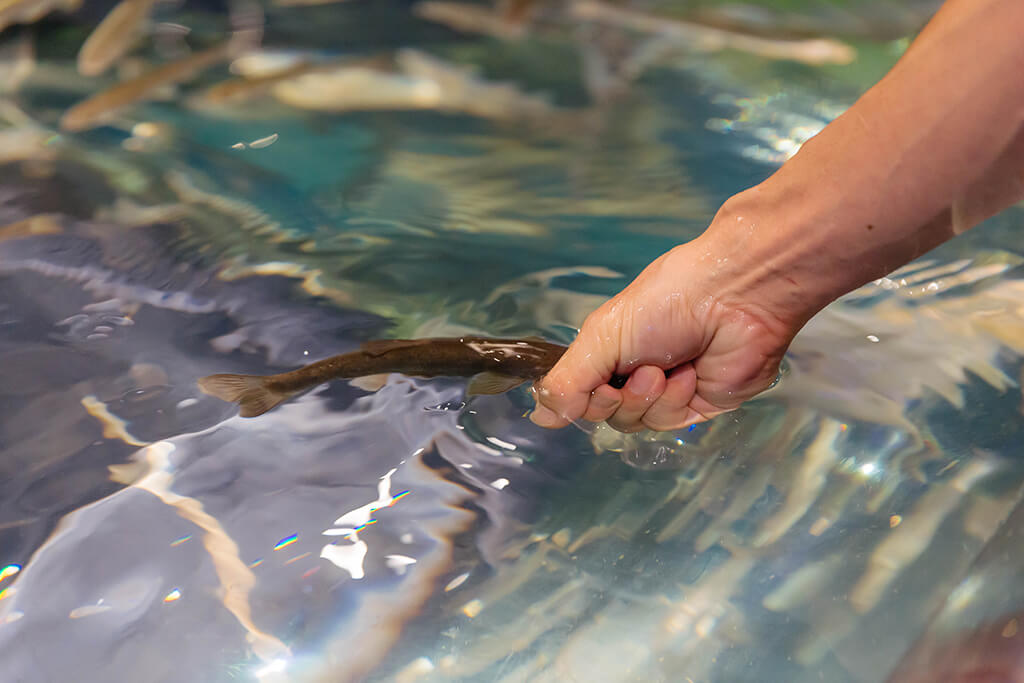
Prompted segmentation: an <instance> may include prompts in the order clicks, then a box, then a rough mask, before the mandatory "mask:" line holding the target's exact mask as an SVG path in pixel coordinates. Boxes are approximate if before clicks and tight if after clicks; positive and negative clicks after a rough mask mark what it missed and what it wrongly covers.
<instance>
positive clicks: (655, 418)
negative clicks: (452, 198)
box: [532, 0, 1024, 431]
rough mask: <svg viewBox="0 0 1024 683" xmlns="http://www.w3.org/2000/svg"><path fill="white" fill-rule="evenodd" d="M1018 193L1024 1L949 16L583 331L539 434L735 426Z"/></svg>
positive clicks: (551, 384) (552, 386)
mask: <svg viewBox="0 0 1024 683" xmlns="http://www.w3.org/2000/svg"><path fill="white" fill-rule="evenodd" d="M1022 195H1024V0H948V1H947V2H946V4H945V5H944V6H943V7H942V9H941V10H940V11H939V12H938V13H937V14H936V16H935V17H934V18H933V19H932V21H931V22H929V24H928V26H927V27H926V28H925V30H924V31H922V33H921V35H920V36H918V39H917V40H915V41H914V43H913V45H912V46H911V48H910V49H909V50H908V51H907V53H906V54H905V55H904V56H903V58H902V59H901V60H900V61H899V63H898V64H897V65H896V66H895V67H894V68H893V69H892V71H891V72H890V73H889V74H888V75H887V76H886V77H885V78H884V79H882V81H880V82H879V83H878V84H877V85H876V86H875V87H873V88H872V89H871V90H869V91H868V92H867V93H865V95H864V96H863V97H861V98H860V100H858V101H857V102H856V103H855V104H854V105H853V106H852V107H851V108H850V109H849V110H848V111H847V112H845V113H844V114H843V115H842V116H840V117H839V118H838V119H836V120H835V121H833V122H832V123H831V124H829V125H828V126H827V127H826V128H825V129H824V130H823V131H822V132H821V133H819V134H818V135H817V136H815V137H814V138H812V139H811V140H809V141H808V142H807V143H806V144H804V146H803V147H802V148H801V149H800V151H799V152H798V153H797V154H796V155H795V156H794V157H793V158H792V159H790V160H789V161H788V162H787V163H786V164H784V165H783V166H782V168H780V169H779V170H778V171H777V172H776V173H774V174H773V175H772V176H771V177H770V178H768V179H767V180H766V181H764V182H763V183H761V184H760V185H758V186H756V187H754V188H751V189H749V190H747V191H745V192H742V193H740V194H738V195H736V196H735V197H733V198H731V199H730V200H729V201H727V202H726V203H725V205H724V206H723V207H722V209H721V210H720V211H719V212H718V214H717V215H716V216H715V219H714V220H713V222H712V224H711V226H710V227H709V228H708V230H707V231H705V233H704V234H703V235H701V237H699V238H698V239H696V240H694V241H692V242H689V243H686V244H683V245H681V246H679V247H676V248H675V249H673V250H672V251H669V252H668V253H666V254H665V255H663V256H662V257H660V258H659V259H657V260H656V261H654V262H653V263H652V264H651V265H650V266H648V267H647V268H646V269H645V270H644V272H643V273H641V274H640V275H639V276H638V277H637V279H636V280H634V281H633V283H632V284H630V285H629V287H627V288H626V289H625V290H623V291H622V292H621V293H620V294H618V295H617V296H616V297H614V298H613V299H612V300H610V301H609V302H608V303H607V304H605V305H604V306H602V307H601V308H600V309H598V310H597V311H595V312H594V313H593V314H592V315H591V316H590V317H589V318H588V319H587V321H586V323H585V324H584V326H583V328H582V329H581V330H580V334H579V336H578V337H577V339H576V341H574V342H573V344H572V345H571V346H570V348H569V350H568V351H567V352H566V354H565V356H563V358H562V360H561V361H560V362H559V363H558V364H557V365H556V366H555V367H554V368H553V369H552V370H551V372H550V373H548V375H547V376H546V377H545V378H544V379H543V380H542V381H541V382H540V383H539V385H538V387H537V389H538V391H537V398H538V408H537V410H536V411H535V412H534V414H533V416H532V419H533V420H534V421H535V422H537V423H538V424H540V425H542V426H546V427H561V426H564V425H565V424H566V423H567V421H568V420H574V419H578V418H580V417H583V418H584V419H587V420H592V421H603V420H607V421H608V423H609V424H611V425H612V426H613V427H615V428H617V429H621V430H623V431H636V430H639V429H642V428H644V427H648V428H652V429H659V430H667V429H675V428H678V427H681V426H685V425H688V424H692V423H694V422H700V421H702V420H705V419H708V418H710V417H712V416H714V415H717V414H719V413H722V412H725V411H728V410H732V409H734V408H736V407H738V406H739V405H740V404H741V403H742V402H743V401H745V400H747V399H749V398H751V397H752V396H754V395H756V394H757V393H760V392H761V391H763V390H764V389H765V388H767V386H768V385H769V384H770V383H771V381H772V380H773V379H774V377H775V375H776V372H777V369H778V366H779V362H780V361H781V359H782V356H783V354H784V353H785V351H786V348H787V347H788V346H789V343H790V342H791V341H792V339H793V337H794V336H795V335H796V333H797V332H798V331H799V329H800V328H801V327H802V326H803V324H804V323H806V322H807V320H809V319H810V318H811V317H813V316H814V315H815V314H816V313H817V312H818V311H820V310H821V309H822V308H823V307H825V306H826V305H828V304H829V303H830V302H831V301H833V300H834V299H836V298H837V297H839V296H841V295H842V294H844V293H846V292H848V291H850V290H852V289H855V288H856V287H858V286H860V285H862V284H864V283H866V282H869V281H871V280H873V279H876V278H878V277H881V276H882V275H884V274H886V273H888V272H890V271H892V270H894V269H895V268H897V267H899V266H901V265H903V264H904V263H906V262H908V261H910V260H912V259H914V258H916V257H917V256H919V255H921V254H923V253H925V252H926V251H928V250H930V249H932V248H933V247H935V246H937V245H939V244H941V243H942V242H944V241H946V240H948V239H950V238H951V237H953V236H954V235H955V234H956V233H958V232H962V231H963V230H966V229H967V228H969V227H971V226H972V225H975V224H976V223H978V222H980V221H981V220H983V219H984V218H987V217H988V216H991V215H992V214H995V213H997V212H999V211H1000V210H1002V209H1004V208H1006V207H1007V206H1009V205H1011V204H1012V203H1014V202H1016V201H1018V200H1020V199H1021V198H1022ZM665 370H668V371H670V373H669V375H668V377H667V378H666V376H665V373H664V372H663V371H665ZM613 373H615V374H628V373H632V375H631V377H630V380H629V382H627V384H626V386H625V387H624V388H623V389H621V390H619V389H615V388H614V387H611V386H609V385H608V384H607V382H608V380H609V378H610V377H611V376H612V374H613Z"/></svg>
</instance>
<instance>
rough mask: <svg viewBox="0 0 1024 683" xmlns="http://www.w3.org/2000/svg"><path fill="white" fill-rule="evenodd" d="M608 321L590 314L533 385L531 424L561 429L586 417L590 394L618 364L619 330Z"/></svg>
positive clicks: (596, 313) (601, 314)
mask: <svg viewBox="0 0 1024 683" xmlns="http://www.w3.org/2000/svg"><path fill="white" fill-rule="evenodd" d="M608 320H609V318H608V316H606V315H605V314H604V313H603V310H602V309H598V311H595V312H594V313H592V314H591V315H590V316H589V317H588V318H587V320H586V322H584V324H583V327H582V328H581V329H580V333H579V336H577V337H576V339H575V341H573V342H572V343H571V344H570V345H569V348H568V350H566V352H565V354H564V355H563V356H562V358H561V359H560V360H559V361H558V363H556V364H555V366H554V367H553V368H551V370H550V371H549V372H548V374H547V375H545V376H544V377H543V378H541V380H540V381H539V382H537V383H536V384H534V388H533V393H534V398H535V399H536V400H537V408H536V410H534V412H533V413H532V414H531V415H530V419H531V420H533V422H534V423H536V424H537V425H539V426H541V427H550V428H557V427H564V426H565V425H567V424H569V422H571V421H573V420H578V419H580V418H581V417H583V416H584V415H585V414H586V412H587V407H588V406H589V405H590V397H591V393H592V392H593V391H594V389H596V388H597V387H599V386H601V385H602V384H605V383H606V382H607V381H608V380H609V379H611V377H612V374H613V373H614V371H615V368H616V366H617V365H618V361H619V334H618V329H619V326H618V325H616V324H608Z"/></svg>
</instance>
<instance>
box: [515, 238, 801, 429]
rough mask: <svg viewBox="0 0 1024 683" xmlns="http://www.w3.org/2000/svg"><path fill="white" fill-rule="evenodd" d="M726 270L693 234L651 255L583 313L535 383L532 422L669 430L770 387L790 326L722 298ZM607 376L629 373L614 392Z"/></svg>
mask: <svg viewBox="0 0 1024 683" xmlns="http://www.w3.org/2000/svg"><path fill="white" fill-rule="evenodd" d="M729 271H730V267H729V266H725V267H723V265H722V263H721V261H720V260H719V259H717V258H715V257H714V251H713V250H711V249H710V248H709V246H708V245H706V244H705V243H703V242H701V241H700V240H695V241H693V242H690V243H687V244H685V245H683V246H681V247H677V248H676V249H673V250H672V251H670V252H668V253H666V254H665V255H663V256H662V257H660V258H659V259H657V260H656V261H654V262H653V263H652V264H651V265H650V266H648V267H647V268H646V269H645V270H644V271H643V272H642V273H641V274H640V275H639V276H638V277H637V278H636V280H634V281H633V283H631V284H630V285H629V286H628V287H627V288H626V289H625V290H623V291H622V292H621V293H619V294H618V295H617V296H615V297H614V298H613V299H611V300H610V301H608V302H607V303H606V304H605V305H603V306H602V307H601V308H599V309H598V310H596V311H595V312H594V313H592V314H591V315H590V316H589V317H588V318H587V320H586V321H585V322H584V324H583V327H582V328H581V330H580V334H579V336H578V337H577V338H576V340H575V341H574V342H573V343H572V344H571V345H570V347H569V350H568V351H567V352H566V353H565V355H564V356H563V357H562V359H561V360H560V361H559V362H558V364H557V365H555V367H554V368H552V369H551V371H550V372H549V373H548V374H547V375H546V376H545V377H544V378H542V379H541V380H540V381H539V382H537V383H536V385H535V386H534V389H533V392H534V397H535V399H536V401H537V407H536V409H535V410H534V412H533V413H532V414H531V416H530V418H531V420H533V421H534V422H535V423H536V424H538V425H540V426H542V427H551V428H558V427H563V426H565V425H566V424H568V423H569V422H571V421H574V420H579V419H583V420H587V421H590V422H602V421H604V422H607V423H608V424H609V425H610V426H611V427H613V428H615V429H617V430H619V431H622V432H635V431H641V430H643V429H653V430H656V431H669V430H673V429H679V428H681V427H686V426H688V425H691V424H695V423H697V422H702V421H704V420H708V419H710V418H712V417H714V416H715V415H719V414H721V413H724V412H727V411H730V410H733V409H735V408H737V407H738V406H739V405H740V404H741V403H743V402H744V401H746V400H747V399H749V398H752V397H753V396H755V395H756V394H758V393H760V392H761V391H763V390H764V389H766V388H767V387H768V386H770V385H771V383H772V382H773V381H774V379H775V377H776V376H777V374H778V368H779V363H780V361H781V360H782V356H783V354H784V353H785V350H786V348H787V347H788V345H789V342H790V341H791V340H792V338H793V335H794V334H795V332H796V330H795V329H793V326H791V325H787V324H785V323H783V322H782V321H781V320H779V319H777V318H776V317H775V316H773V315H772V314H771V313H770V312H768V311H766V310H763V309H761V308H760V307H759V306H757V305H756V304H754V303H753V302H746V301H744V300H743V298H742V297H738V298H737V297H736V296H732V295H731V293H730V295H723V294H721V293H720V292H723V293H724V292H726V291H728V289H729V288H728V287H727V286H726V285H725V281H726V280H727V279H728V278H729V277H730V273H729ZM615 374H619V375H629V380H628V381H627V382H626V384H625V386H623V387H622V388H621V389H616V388H615V387H613V386H611V385H609V384H608V382H609V380H610V379H611V378H612V376H613V375H615Z"/></svg>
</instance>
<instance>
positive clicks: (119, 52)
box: [78, 0, 155, 76]
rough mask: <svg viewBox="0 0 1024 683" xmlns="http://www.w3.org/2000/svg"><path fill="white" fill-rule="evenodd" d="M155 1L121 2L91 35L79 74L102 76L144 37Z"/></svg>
mask: <svg viewBox="0 0 1024 683" xmlns="http://www.w3.org/2000/svg"><path fill="white" fill-rule="evenodd" d="M154 2H155V0H121V2H120V3H118V4H117V6H116V7H114V9H112V10H111V11H110V14H108V15H107V16H106V17H105V18H104V19H103V21H101V22H100V24H99V26H97V27H96V29H95V30H94V31H93V32H92V33H91V34H90V35H89V37H88V38H87V39H86V41H85V43H84V44H83V45H82V49H81V50H80V51H79V53H78V73H80V74H82V75H83V76H99V75H100V74H102V73H103V72H104V71H106V70H107V69H108V68H109V67H110V65H111V64H113V63H114V62H116V61H117V60H118V59H119V58H120V57H122V56H123V55H124V54H125V53H126V52H128V50H129V49H131V47H132V45H133V44H134V43H135V41H136V40H137V39H138V38H140V37H141V36H142V34H143V31H144V28H145V25H146V20H147V19H148V18H149V13H150V11H151V10H152V9H153V4H154Z"/></svg>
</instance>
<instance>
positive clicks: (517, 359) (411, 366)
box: [199, 337, 626, 417]
mask: <svg viewBox="0 0 1024 683" xmlns="http://www.w3.org/2000/svg"><path fill="white" fill-rule="evenodd" d="M566 348H567V347H565V346H562V345H561V344H552V343H551V342H546V341H544V340H542V339H490V338H486V337H458V338H444V339H389V340H378V341H370V342H366V343H365V344H363V346H362V347H361V348H360V349H359V350H358V351H353V352H351V353H343V354H341V355H338V356H333V357H331V358H327V359H324V360H321V361H317V362H316V363H312V364H310V365H306V366H305V367H302V368H299V369H298V370H292V371H291V372H283V373H281V374H278V375H267V376H262V375H226V374H222V375H209V376H207V377H203V378H202V379H200V380H199V388H200V389H201V390H202V391H203V393H205V394H209V395H211V396H216V397H217V398H220V399H222V400H225V401H230V402H232V403H238V404H239V406H240V407H241V410H240V411H239V414H240V415H241V416H242V417H256V416H257V415H262V414H263V413H265V412H267V411H268V410H270V409H271V408H273V407H274V406H276V405H278V404H279V403H281V402H283V401H286V400H287V399H289V398H292V397H293V396H296V395H297V394H299V393H302V392H304V391H307V390H309V389H312V388H313V387H315V386H317V385H319V384H323V383H324V382H329V381H331V380H335V379H357V378H361V377H364V378H365V377H369V376H372V375H381V374H388V373H392V372H398V373H402V374H404V375H410V376H414V377H473V379H472V380H471V381H470V383H469V387H468V390H467V393H468V394H469V395H470V396H473V395H477V394H500V393H502V392H505V391H508V390H510V389H513V388H515V387H517V386H519V385H520V384H522V383H523V382H527V381H534V380H538V379H540V378H541V377H543V376H544V375H545V374H546V373H547V372H548V370H550V369H551V368H552V367H553V366H554V364H555V363H556V362H557V361H558V359H559V358H561V357H562V354H563V353H565V350H566ZM625 381H626V378H625V377H620V376H615V377H613V378H612V380H611V382H609V383H610V384H612V386H618V387H621V386H622V385H623V384H625Z"/></svg>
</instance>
